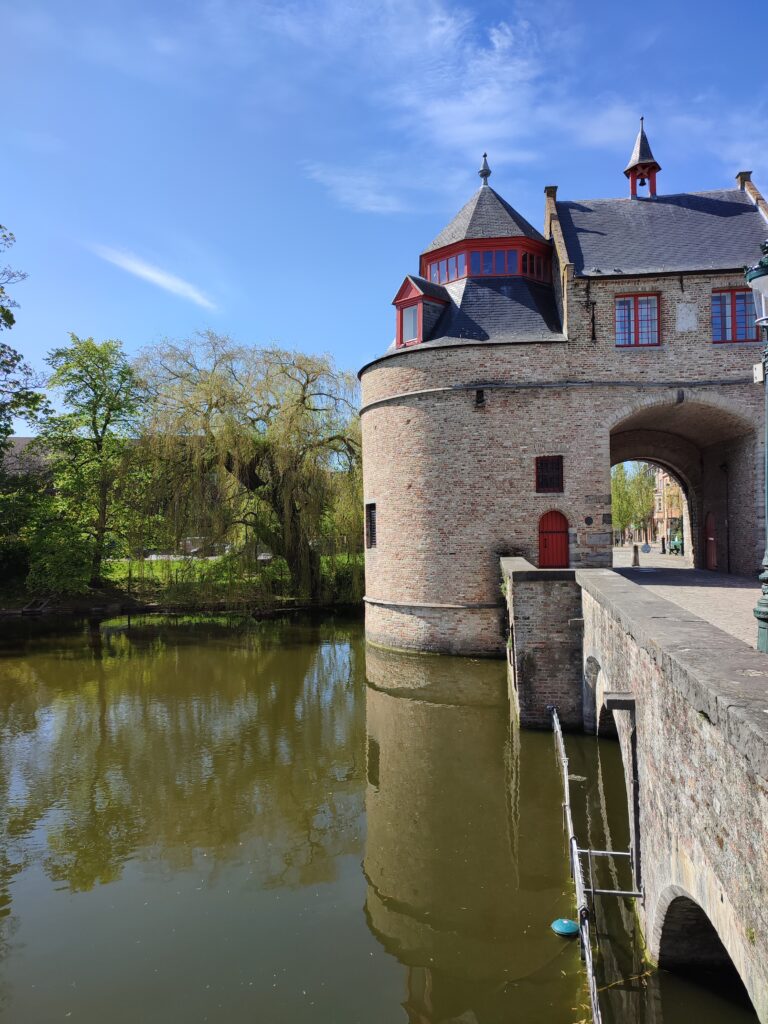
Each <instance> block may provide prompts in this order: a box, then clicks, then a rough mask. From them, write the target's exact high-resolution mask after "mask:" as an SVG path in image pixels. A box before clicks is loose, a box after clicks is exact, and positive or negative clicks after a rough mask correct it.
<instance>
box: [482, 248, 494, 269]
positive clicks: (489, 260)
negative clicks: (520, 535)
mask: <svg viewBox="0 0 768 1024" xmlns="http://www.w3.org/2000/svg"><path fill="white" fill-rule="evenodd" d="M483 273H484V274H492V273H493V253H492V252H491V251H490V249H489V250H488V252H484V253H483Z"/></svg>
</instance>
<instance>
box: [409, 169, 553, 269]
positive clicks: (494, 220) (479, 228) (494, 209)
mask: <svg viewBox="0 0 768 1024" xmlns="http://www.w3.org/2000/svg"><path fill="white" fill-rule="evenodd" d="M471 238H533V239H535V240H536V241H537V242H543V241H545V239H544V237H543V235H541V234H540V233H539V232H538V231H537V230H536V228H535V227H533V225H531V224H529V223H528V221H527V220H526V219H525V217H523V216H521V214H519V213H518V212H517V210H515V209H514V208H513V207H512V206H510V205H509V203H508V202H507V201H506V200H505V199H502V198H501V196H500V195H499V193H498V192H495V191H494V190H493V189H492V188H491V186H490V185H481V186H480V188H479V189H478V190H477V192H475V194H474V195H473V196H472V198H471V199H470V200H469V202H468V203H466V204H465V205H464V206H462V208H461V209H460V210H459V212H458V213H457V214H456V216H455V217H454V218H453V220H452V221H451V223H450V224H449V225H448V227H446V228H443V230H442V231H441V232H440V234H439V235H438V236H437V238H436V239H435V240H434V242H432V244H431V245H428V246H427V248H426V249H425V250H424V252H425V253H427V252H432V251H433V249H441V248H442V247H443V246H444V245H451V244H452V243H453V242H463V241H464V240H465V239H471Z"/></svg>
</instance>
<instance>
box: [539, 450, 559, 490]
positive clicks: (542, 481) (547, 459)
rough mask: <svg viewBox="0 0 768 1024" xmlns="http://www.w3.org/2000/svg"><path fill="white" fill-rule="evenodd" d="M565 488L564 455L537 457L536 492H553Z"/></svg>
mask: <svg viewBox="0 0 768 1024" xmlns="http://www.w3.org/2000/svg"><path fill="white" fill-rule="evenodd" d="M562 490H563V456H562V455H541V456H539V458H537V459H536V493H537V494H553V493H555V492H560V491H562Z"/></svg>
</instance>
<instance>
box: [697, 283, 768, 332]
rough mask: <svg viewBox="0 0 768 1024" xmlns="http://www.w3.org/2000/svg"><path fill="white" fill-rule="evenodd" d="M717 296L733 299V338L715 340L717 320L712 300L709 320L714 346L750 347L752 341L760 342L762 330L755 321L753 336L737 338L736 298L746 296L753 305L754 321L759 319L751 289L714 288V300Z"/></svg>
mask: <svg viewBox="0 0 768 1024" xmlns="http://www.w3.org/2000/svg"><path fill="white" fill-rule="evenodd" d="M715 295H730V297H731V303H730V305H731V335H732V336H731V337H730V338H715V336H714V335H715V318H714V315H713V309H712V300H711V299H710V303H709V320H710V333H711V335H712V344H713V345H748V344H749V343H750V342H752V341H760V328H759V327H758V326H757V324H756V323H755V322H754V321H753V323H752V332H753V333H752V334H751V335H750V336H749V337H748V338H736V337H734V335H735V334H736V296H737V295H746V296H747V299H748V301H749V302H751V303H752V305H751V307H749V308H751V311H752V313H753V316H754V319H757V311H756V310H755V300H754V296H753V294H752V289H751V288H713V289H712V298H714V297H715Z"/></svg>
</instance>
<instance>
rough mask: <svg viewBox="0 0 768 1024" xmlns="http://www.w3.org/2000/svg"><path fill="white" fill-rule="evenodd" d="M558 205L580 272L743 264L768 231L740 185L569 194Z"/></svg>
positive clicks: (646, 271)
mask: <svg viewBox="0 0 768 1024" xmlns="http://www.w3.org/2000/svg"><path fill="white" fill-rule="evenodd" d="M557 212H558V215H559V217H560V225H561V227H562V229H563V235H564V237H565V244H566V248H567V249H568V255H569V257H570V259H571V261H572V262H573V264H574V272H575V273H576V275H577V276H579V277H600V276H611V277H615V276H617V275H620V274H627V275H634V274H653V273H659V272H660V271H672V272H678V271H695V270H736V269H739V268H741V267H743V266H746V265H748V264H751V263H754V262H755V259H756V258H757V255H758V253H759V251H760V249H759V247H760V243H761V242H762V241H763V240H764V239H765V238H766V236H768V223H766V221H765V220H764V219H763V216H762V214H761V213H760V212H759V210H758V209H757V207H756V206H755V205H754V203H753V202H752V201H751V200H750V198H749V196H748V195H747V193H746V192H742V191H741V189H722V190H719V191H713V192H686V193H680V194H678V195H671V196H665V195H661V196H656V197H654V198H652V199H651V198H642V199H586V200H583V201H581V202H572V201H563V202H558V203H557Z"/></svg>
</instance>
